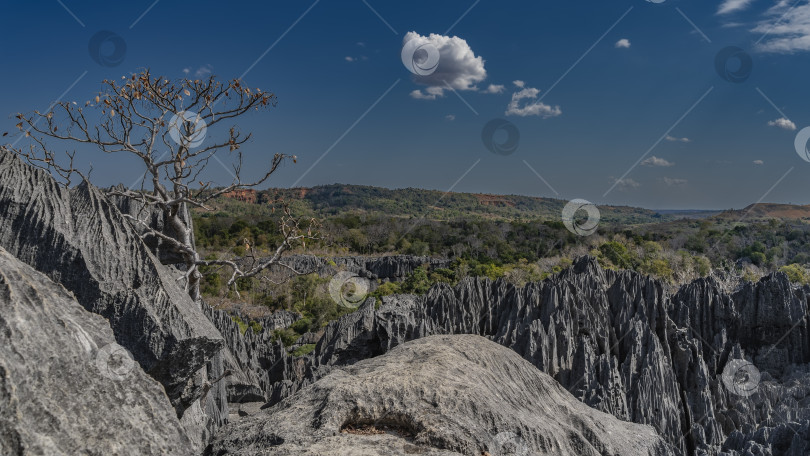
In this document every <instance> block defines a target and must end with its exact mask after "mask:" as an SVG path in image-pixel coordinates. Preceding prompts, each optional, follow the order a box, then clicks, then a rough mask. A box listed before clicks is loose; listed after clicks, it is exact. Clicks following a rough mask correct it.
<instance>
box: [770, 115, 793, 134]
mask: <svg viewBox="0 0 810 456" xmlns="http://www.w3.org/2000/svg"><path fill="white" fill-rule="evenodd" d="M768 126H769V127H776V128H781V129H782V130H788V131H794V130H796V124H795V123H793V121H792V120H790V119H788V118H785V117H780V118H778V119H776V120H771V121H769V122H768Z"/></svg>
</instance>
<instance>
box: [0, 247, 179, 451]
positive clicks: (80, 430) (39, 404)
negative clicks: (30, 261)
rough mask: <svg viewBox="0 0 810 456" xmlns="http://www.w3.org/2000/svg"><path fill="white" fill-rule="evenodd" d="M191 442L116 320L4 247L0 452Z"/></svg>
mask: <svg viewBox="0 0 810 456" xmlns="http://www.w3.org/2000/svg"><path fill="white" fill-rule="evenodd" d="M192 452H193V447H192V443H191V441H190V440H189V438H188V437H187V436H186V433H185V431H184V429H183V427H182V426H181V424H180V422H179V420H178V419H177V416H176V414H175V411H174V409H173V408H172V406H171V404H170V403H169V400H168V398H167V397H166V394H165V393H164V391H163V388H162V386H161V385H160V384H159V383H158V382H156V381H155V380H153V379H152V378H151V377H149V376H148V375H147V374H146V373H144V372H143V370H141V368H140V367H139V366H138V365H137V364H136V363H135V362H134V361H133V360H132V359H131V358H130V357H129V355H128V354H127V352H126V351H125V350H124V348H123V347H121V346H120V345H118V344H117V343H116V342H115V338H114V336H113V332H112V330H111V329H110V326H109V323H108V322H107V321H106V320H105V319H103V318H102V317H100V316H98V315H95V314H92V313H89V312H87V311H86V310H84V309H83V308H82V306H80V305H79V304H78V303H77V302H76V300H75V299H74V297H73V296H72V295H71V294H70V293H69V292H68V291H67V290H65V288H64V287H62V286H61V285H57V284H55V283H53V282H52V281H50V280H49V279H48V278H47V277H45V276H44V275H42V274H40V273H38V272H37V271H35V270H33V269H32V268H31V267H29V266H27V265H25V264H23V263H22V262H20V261H18V260H17V259H15V258H13V257H12V256H11V255H9V253H8V252H6V251H5V250H3V249H2V248H0V454H2V455H15V456H18V455H48V456H52V455H77V454H88V455H89V454H94V455H95V454H99V455H100V454H104V455H108V454H109V455H113V454H115V455H139V456H140V455H182V456H186V455H189V454H192Z"/></svg>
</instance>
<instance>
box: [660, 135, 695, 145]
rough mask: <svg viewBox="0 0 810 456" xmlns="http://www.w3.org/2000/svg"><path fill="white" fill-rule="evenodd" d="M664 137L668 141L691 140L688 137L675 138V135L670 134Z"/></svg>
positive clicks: (685, 141)
mask: <svg viewBox="0 0 810 456" xmlns="http://www.w3.org/2000/svg"><path fill="white" fill-rule="evenodd" d="M664 139H666V140H667V141H670V142H683V143H688V142H692V140H691V139H689V138H676V137H675V136H670V135H667V136H666V138H664Z"/></svg>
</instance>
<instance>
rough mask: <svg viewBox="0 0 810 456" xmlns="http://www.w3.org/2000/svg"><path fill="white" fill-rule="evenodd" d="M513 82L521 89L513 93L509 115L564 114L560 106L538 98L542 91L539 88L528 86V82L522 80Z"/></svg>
mask: <svg viewBox="0 0 810 456" xmlns="http://www.w3.org/2000/svg"><path fill="white" fill-rule="evenodd" d="M513 84H514V85H515V86H516V87H517V88H519V89H520V90H518V91H517V92H514V93H513V94H512V101H510V102H509V105H508V106H507V107H506V115H507V116H520V117H527V116H540V117H542V118H544V119H548V118H549V117H557V116H559V115H560V114H562V110H561V109H560V107H559V106H550V105H547V104H545V103H543V102H541V101H539V100H537V95H538V94H539V93H540V91H539V90H538V89H535V88H534V87H526V84H525V83H524V82H523V81H520V80H517V81H514V82H513ZM523 100H526V101H525V102H524V101H523ZM521 104H522V105H521Z"/></svg>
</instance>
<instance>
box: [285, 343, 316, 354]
mask: <svg viewBox="0 0 810 456" xmlns="http://www.w3.org/2000/svg"><path fill="white" fill-rule="evenodd" d="M314 350H315V344H304V345H301V346H300V347H298V348H296V349H295V350H293V351H292V352H291V353H290V354H291V355H293V356H304V355H308V354H310V353H312V352H313V351H314Z"/></svg>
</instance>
